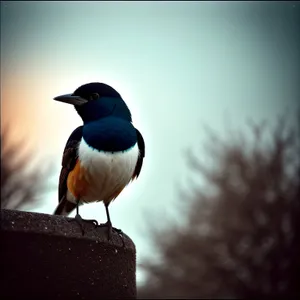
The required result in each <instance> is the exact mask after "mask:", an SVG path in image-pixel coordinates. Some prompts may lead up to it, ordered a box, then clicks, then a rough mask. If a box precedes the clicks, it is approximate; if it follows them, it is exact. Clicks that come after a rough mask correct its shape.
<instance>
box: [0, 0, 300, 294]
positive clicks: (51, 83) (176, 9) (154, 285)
mask: <svg viewBox="0 0 300 300" xmlns="http://www.w3.org/2000/svg"><path fill="white" fill-rule="evenodd" d="M299 13H300V5H299V4H298V2H289V1H284V2H261V1H260V2H180V1H178V2H126V1H122V2H113V1H111V2H101V1H100V2H88V1H86V2H85V1H81V2H31V1H27V2H18V1H1V207H2V208H9V209H18V210H25V211H33V212H41V213H47V214H52V213H53V211H54V209H55V207H56V205H57V202H58V196H57V186H58V177H59V172H60V167H61V156H62V152H63V149H64V147H65V143H66V141H67V138H68V137H69V135H70V134H71V132H72V131H73V129H74V128H76V127H77V126H79V125H81V119H80V117H79V116H78V115H77V113H76V111H75V110H74V108H73V107H71V106H70V105H65V104H63V103H59V102H56V101H53V100H52V99H53V97H55V96H57V95H60V94H64V93H71V92H73V91H74V90H75V89H76V88H77V87H78V86H80V85H82V84H85V83H88V82H92V81H98V82H104V83H107V84H109V85H111V86H113V87H114V88H115V89H117V90H118V91H119V92H120V94H121V95H122V97H123V99H124V100H125V101H126V103H127V104H128V106H129V108H130V110H131V112H132V115H133V123H134V125H135V126H136V127H137V128H138V129H139V130H140V131H141V133H142V134H143V136H144V139H145V143H146V157H145V160H144V165H143V169H142V172H141V175H140V177H139V179H138V180H137V181H135V182H133V183H132V184H131V185H129V186H128V187H127V188H126V189H125V190H124V192H123V193H122V194H121V195H120V196H119V197H118V199H117V200H116V201H115V202H114V203H113V205H111V207H110V212H111V218H112V222H113V225H114V227H117V228H121V229H122V230H123V231H124V232H125V233H126V234H128V235H129V236H130V237H131V238H132V239H133V240H134V242H135V244H136V247H137V263H138V270H137V282H138V292H139V297H140V298H160V297H161V298H176V297H178V298H199V297H214V298H222V297H234V298H238V297H244V296H259V295H262V296H266V295H267V296H268V295H296V294H299V292H300V291H299V287H297V278H300V276H299V275H300V274H299V268H300V264H299V258H298V257H299V253H300V247H299V228H300V224H299V219H300V214H299V157H298V156H299V155H298V151H299V150H300V149H299V138H298V137H299V116H300V115H299V104H298V103H299V99H300V91H299V82H300V80H299V79H300V76H299V75H300V68H299V65H300V57H299V51H300V40H299V28H300V14H299ZM299 153H300V152H299ZM80 212H81V215H82V216H83V217H84V218H87V219H89V218H95V219H97V220H98V221H99V222H103V221H105V220H106V217H105V210H104V206H103V205H102V204H101V203H98V204H89V205H85V206H83V207H82V208H81V210H80ZM71 216H74V213H73V214H72V215H71ZM297 229H298V231H297ZM297 253H298V254H297Z"/></svg>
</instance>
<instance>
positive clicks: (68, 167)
mask: <svg viewBox="0 0 300 300" xmlns="http://www.w3.org/2000/svg"><path fill="white" fill-rule="evenodd" d="M82 128H83V126H79V127H77V128H76V129H75V130H74V131H73V132H72V134H71V135H70V137H69V139H68V141H67V144H66V146H65V149H64V153H63V158H62V169H61V172H60V177H59V186H58V201H59V202H60V201H61V200H62V199H63V198H64V197H65V195H66V193H67V179H68V175H69V173H70V172H71V171H72V170H73V169H74V167H75V164H76V160H77V158H78V154H77V149H78V144H79V142H80V140H81V138H82Z"/></svg>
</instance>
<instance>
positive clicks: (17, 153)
mask: <svg viewBox="0 0 300 300" xmlns="http://www.w3.org/2000/svg"><path fill="white" fill-rule="evenodd" d="M8 137H9V131H8V127H6V128H4V129H3V130H2V132H1V208H5V209H15V210H23V209H26V208H31V207H34V206H35V205H37V204H38V202H39V201H40V200H42V196H43V193H44V192H46V191H47V190H48V188H49V186H48V181H47V180H48V179H49V176H50V174H51V172H52V168H51V167H50V165H49V164H47V163H43V164H40V166H39V168H38V167H35V168H34V169H33V170H29V168H28V167H29V165H30V162H31V160H32V156H31V155H28V154H27V155H25V154H24V153H22V152H24V151H22V150H24V143H12V142H11V141H9V138H8Z"/></svg>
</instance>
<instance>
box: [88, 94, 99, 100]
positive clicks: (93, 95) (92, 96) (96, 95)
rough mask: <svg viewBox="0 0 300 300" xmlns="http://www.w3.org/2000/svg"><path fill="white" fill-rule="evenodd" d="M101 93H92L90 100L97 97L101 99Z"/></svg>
mask: <svg viewBox="0 0 300 300" xmlns="http://www.w3.org/2000/svg"><path fill="white" fill-rule="evenodd" d="M99 97H100V96H99V94H98V93H93V94H92V95H91V97H90V100H97V99H99Z"/></svg>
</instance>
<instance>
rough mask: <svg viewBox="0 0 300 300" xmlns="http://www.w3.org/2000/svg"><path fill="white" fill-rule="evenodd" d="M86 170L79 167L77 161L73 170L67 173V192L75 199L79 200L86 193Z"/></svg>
mask: <svg viewBox="0 0 300 300" xmlns="http://www.w3.org/2000/svg"><path fill="white" fill-rule="evenodd" d="M86 172H87V171H86V169H85V168H84V167H82V166H81V164H80V161H79V160H78V159H77V161H76V165H75V167H74V169H73V170H72V171H71V172H70V173H69V176H68V180H67V186H68V190H69V191H70V192H71V193H72V194H73V195H74V197H75V198H76V199H80V198H81V197H83V196H84V195H85V193H86V189H87V187H88V182H87V181H86V176H85V174H86Z"/></svg>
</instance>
